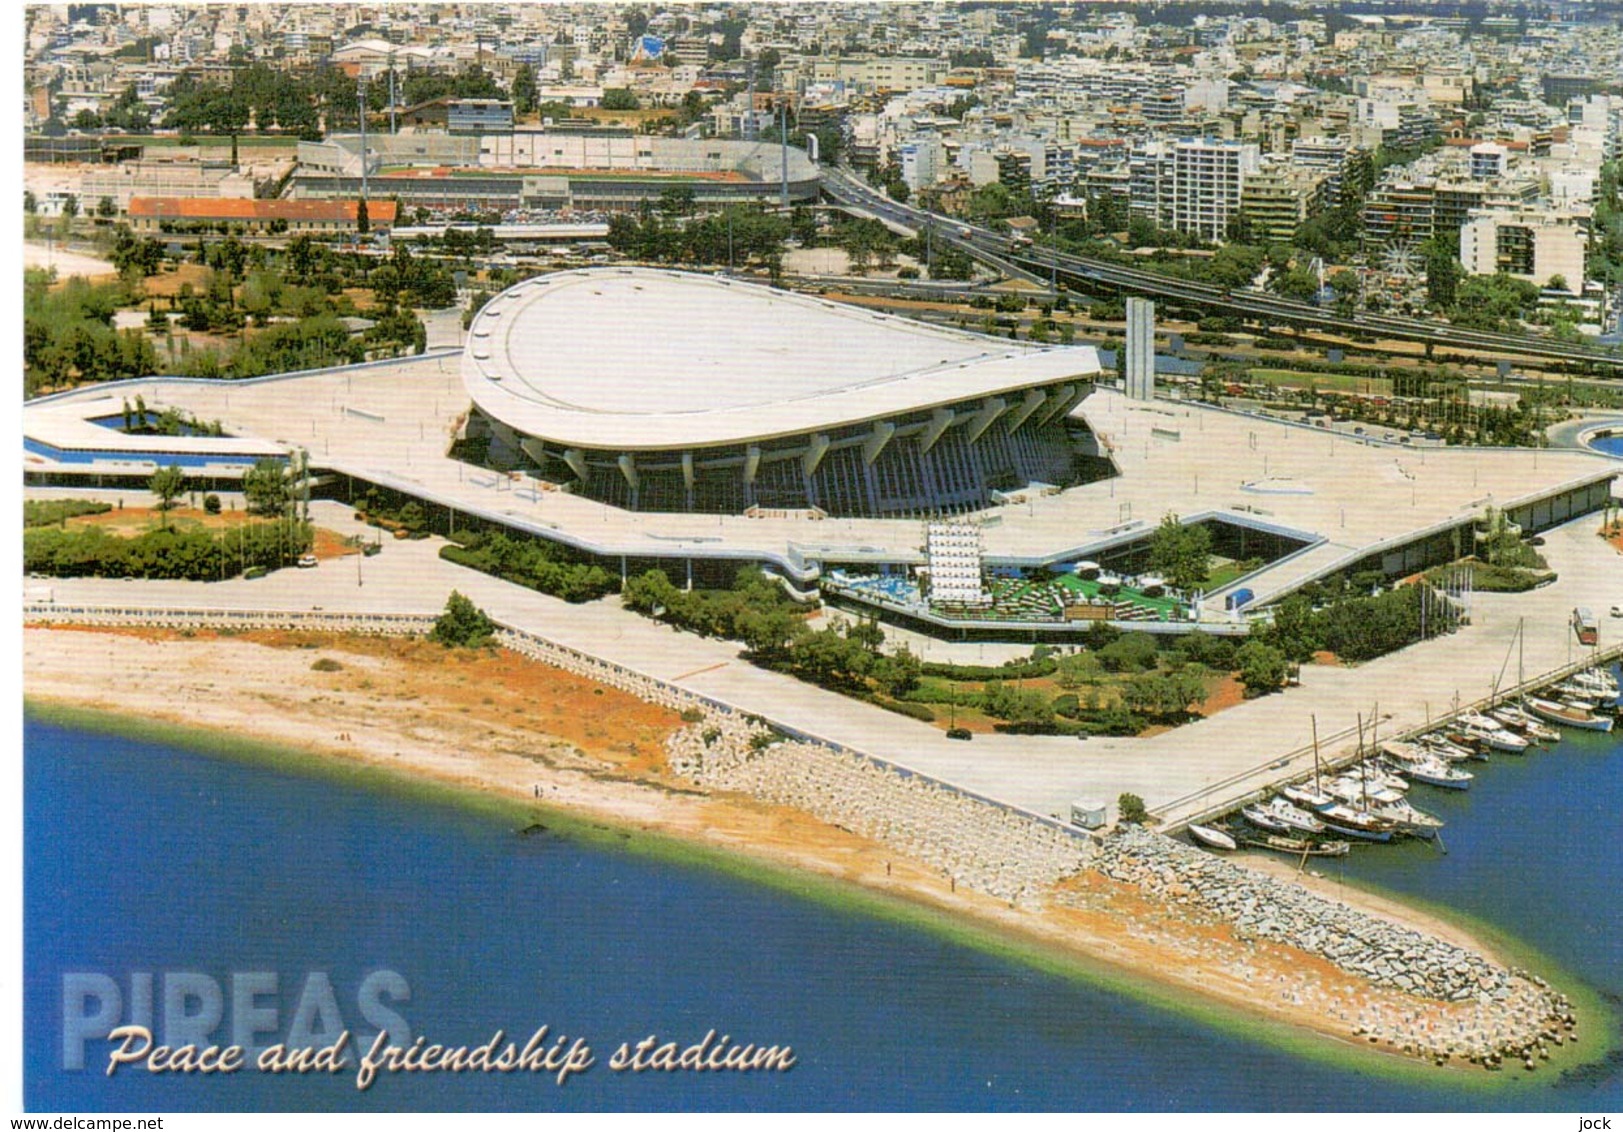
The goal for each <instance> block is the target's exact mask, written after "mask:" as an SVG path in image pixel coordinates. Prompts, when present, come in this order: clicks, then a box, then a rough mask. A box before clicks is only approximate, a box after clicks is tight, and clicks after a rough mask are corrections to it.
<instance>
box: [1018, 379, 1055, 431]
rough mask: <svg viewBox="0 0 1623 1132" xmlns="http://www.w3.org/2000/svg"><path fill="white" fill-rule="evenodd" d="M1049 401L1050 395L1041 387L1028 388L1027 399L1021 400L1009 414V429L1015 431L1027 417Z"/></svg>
mask: <svg viewBox="0 0 1623 1132" xmlns="http://www.w3.org/2000/svg"><path fill="white" fill-rule="evenodd" d="M1047 402H1048V395H1047V394H1046V393H1044V392H1043V391H1042V390H1041V389H1028V390H1026V397H1025V400H1023V401H1021V402H1020V404H1019V405H1018V406H1017V407H1016V408H1015V409H1014V411H1013V412H1011V413H1010V414H1009V420H1008V429H1009V431H1010V432H1013V431H1014V430H1015V429H1017V428H1019V427H1020V426H1021V425H1023V424H1025V423H1026V418H1027V417H1029V416H1031V414H1032V413H1035V412H1036V411H1037V410H1038V409H1040V408H1042V407H1043V405H1045V404H1047Z"/></svg>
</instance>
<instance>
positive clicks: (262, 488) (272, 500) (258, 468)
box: [242, 457, 289, 515]
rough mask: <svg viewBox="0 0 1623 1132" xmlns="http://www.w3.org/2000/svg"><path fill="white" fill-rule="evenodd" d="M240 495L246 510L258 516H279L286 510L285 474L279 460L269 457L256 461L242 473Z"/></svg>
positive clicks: (287, 496)
mask: <svg viewBox="0 0 1623 1132" xmlns="http://www.w3.org/2000/svg"><path fill="white" fill-rule="evenodd" d="M242 494H243V496H244V497H245V498H246V499H247V501H248V510H249V511H251V512H255V513H257V514H260V515H280V514H281V513H282V512H283V511H284V510H286V508H287V504H288V499H289V494H288V489H287V474H286V469H285V468H284V467H283V465H282V462H281V461H280V460H276V459H271V458H269V457H267V458H265V459H263V460H259V461H256V462H255V464H254V466H253V467H251V468H249V469H248V470H247V471H246V472H243V473H242Z"/></svg>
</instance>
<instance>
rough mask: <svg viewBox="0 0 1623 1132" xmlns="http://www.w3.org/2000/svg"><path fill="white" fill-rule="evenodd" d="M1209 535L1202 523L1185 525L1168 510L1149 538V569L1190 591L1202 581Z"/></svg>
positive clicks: (1208, 559) (1207, 562)
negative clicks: (1199, 524) (1200, 524)
mask: <svg viewBox="0 0 1623 1132" xmlns="http://www.w3.org/2000/svg"><path fill="white" fill-rule="evenodd" d="M1211 556H1212V536H1211V534H1210V532H1208V531H1207V530H1206V528H1205V527H1202V526H1185V525H1184V524H1183V523H1180V522H1179V521H1178V516H1177V515H1175V514H1173V513H1172V512H1170V511H1168V512H1167V513H1166V515H1165V516H1164V517H1163V518H1162V519H1161V525H1160V526H1159V527H1158V528H1156V531H1155V534H1154V535H1152V536H1151V538H1150V569H1152V570H1154V571H1155V572H1157V573H1158V574H1161V575H1163V576H1165V578H1166V580H1167V581H1168V582H1169V583H1171V584H1172V586H1173V587H1174V588H1176V589H1180V590H1184V591H1190V590H1195V589H1198V588H1199V587H1200V586H1203V585H1205V584H1206V579H1207V577H1208V575H1209V569H1210V563H1211Z"/></svg>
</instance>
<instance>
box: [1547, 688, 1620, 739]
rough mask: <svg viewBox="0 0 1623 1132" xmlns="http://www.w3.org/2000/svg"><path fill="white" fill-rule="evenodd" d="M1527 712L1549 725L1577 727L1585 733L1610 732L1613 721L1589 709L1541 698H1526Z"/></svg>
mask: <svg viewBox="0 0 1623 1132" xmlns="http://www.w3.org/2000/svg"><path fill="white" fill-rule="evenodd" d="M1527 710H1528V711H1530V712H1532V713H1533V714H1534V715H1536V716H1538V717H1539V718H1540V719H1547V720H1549V721H1550V722H1551V723H1559V724H1561V725H1562V726H1563V727H1578V728H1582V729H1583V730H1585V731H1610V730H1611V729H1612V723H1613V721H1612V720H1611V719H1609V718H1607V717H1606V716H1604V715H1596V714H1595V712H1594V711H1593V710H1591V709H1589V708H1583V707H1577V706H1575V705H1572V704H1567V703H1557V702H1556V701H1555V700H1546V699H1544V698H1543V697H1541V696H1528V697H1527Z"/></svg>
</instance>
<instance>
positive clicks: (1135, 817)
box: [1116, 794, 1150, 825]
mask: <svg viewBox="0 0 1623 1132" xmlns="http://www.w3.org/2000/svg"><path fill="white" fill-rule="evenodd" d="M1116 816H1117V817H1118V818H1119V819H1120V820H1121V821H1123V822H1126V823H1127V824H1128V825H1143V824H1144V823H1145V822H1147V821H1149V820H1150V812H1149V811H1148V810H1147V809H1145V808H1144V799H1142V798H1140V797H1139V796H1138V795H1137V794H1122V795H1120V796H1119V797H1118V798H1117V799H1116Z"/></svg>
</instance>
